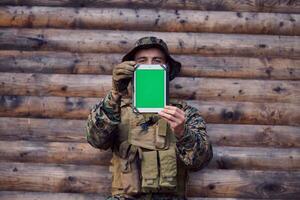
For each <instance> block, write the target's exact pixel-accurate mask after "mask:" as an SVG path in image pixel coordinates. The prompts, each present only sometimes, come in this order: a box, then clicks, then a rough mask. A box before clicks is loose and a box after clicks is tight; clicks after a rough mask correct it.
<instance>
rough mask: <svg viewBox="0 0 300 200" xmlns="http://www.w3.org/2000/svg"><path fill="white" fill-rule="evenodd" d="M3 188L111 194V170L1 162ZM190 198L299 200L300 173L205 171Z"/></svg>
mask: <svg viewBox="0 0 300 200" xmlns="http://www.w3.org/2000/svg"><path fill="white" fill-rule="evenodd" d="M0 175H1V176H0V183H1V184H0V189H1V190H22V191H41V192H82V193H91V192H92V193H101V194H102V195H107V194H108V193H109V189H110V183H109V182H110V175H109V173H108V168H107V167H103V166H92V165H90V166H79V165H57V164H42V163H1V165H0ZM190 177H191V180H190V182H189V184H188V196H193V197H197V196H200V197H201V196H205V197H224V198H226V197H228V198H260V197H261V196H263V197H264V198H269V199H272V198H297V197H299V192H300V191H299V188H300V185H299V184H300V183H299V181H298V180H299V178H300V172H298V171H293V172H282V171H258V170H249V171H248V170H212V169H205V170H202V171H199V172H197V173H193V174H191V176H190Z"/></svg>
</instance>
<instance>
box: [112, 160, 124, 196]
mask: <svg viewBox="0 0 300 200" xmlns="http://www.w3.org/2000/svg"><path fill="white" fill-rule="evenodd" d="M111 164H112V165H111V166H110V167H109V171H110V172H111V173H112V194H113V195H114V194H119V193H122V191H123V184H122V177H121V173H122V172H121V160H120V158H119V157H117V156H116V155H115V154H113V157H112V159H111Z"/></svg>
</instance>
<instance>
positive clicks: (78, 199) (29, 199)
mask: <svg viewBox="0 0 300 200" xmlns="http://www.w3.org/2000/svg"><path fill="white" fill-rule="evenodd" d="M0 199H2V200H62V199H63V200H105V199H106V198H105V197H104V196H102V195H100V194H76V193H59V192H57V193H53V192H22V191H0Z"/></svg>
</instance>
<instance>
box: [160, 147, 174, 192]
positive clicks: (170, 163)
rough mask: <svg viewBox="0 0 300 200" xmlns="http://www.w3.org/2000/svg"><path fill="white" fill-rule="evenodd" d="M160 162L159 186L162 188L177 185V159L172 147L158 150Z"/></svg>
mask: <svg viewBox="0 0 300 200" xmlns="http://www.w3.org/2000/svg"><path fill="white" fill-rule="evenodd" d="M158 153H159V162H160V177H159V186H160V187H162V188H170V189H171V188H175V187H176V186H177V185H176V184H177V159H176V151H175V148H174V147H171V148H170V149H168V150H163V151H158Z"/></svg>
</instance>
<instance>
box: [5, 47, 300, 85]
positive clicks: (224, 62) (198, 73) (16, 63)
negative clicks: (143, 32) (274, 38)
mask: <svg viewBox="0 0 300 200" xmlns="http://www.w3.org/2000/svg"><path fill="white" fill-rule="evenodd" d="M174 58H175V59H176V60H178V61H180V62H181V64H182V68H181V73H180V74H179V76H183V77H211V78H241V79H244V78H247V79H274V80H300V68H299V66H300V60H297V59H286V58H249V57H204V56H197V55H175V56H174ZM121 60H122V54H117V53H112V54H109V53H101V54H96V53H69V52H51V51H50V52H49V51H13V50H12V51H0V71H1V72H17V73H43V74H52V73H53V74H54V73H55V74H101V75H111V74H112V69H113V67H114V66H115V65H117V64H119V63H120V62H121Z"/></svg>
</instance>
